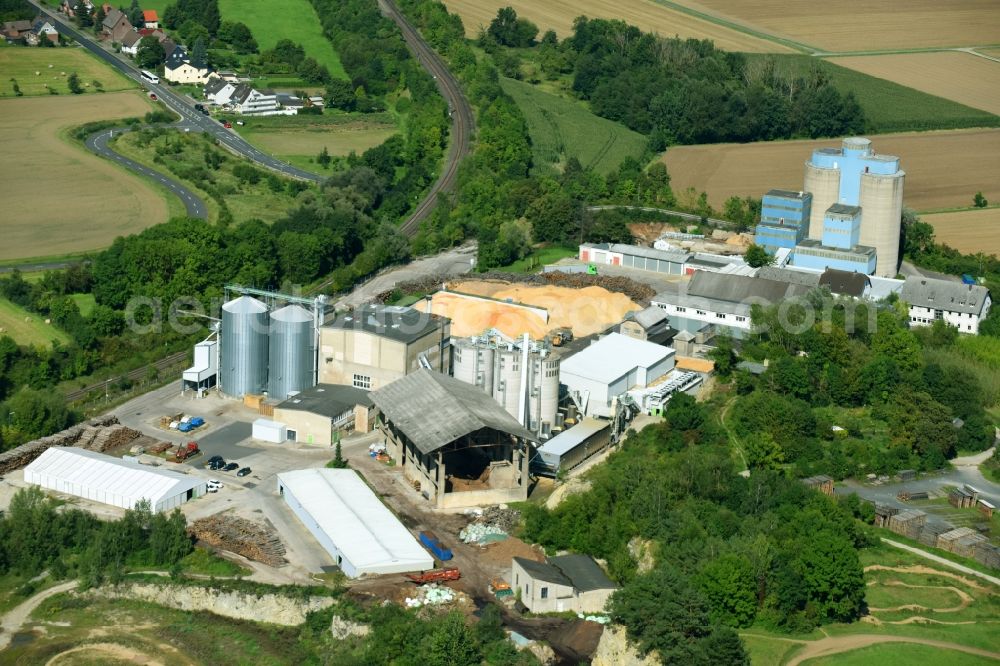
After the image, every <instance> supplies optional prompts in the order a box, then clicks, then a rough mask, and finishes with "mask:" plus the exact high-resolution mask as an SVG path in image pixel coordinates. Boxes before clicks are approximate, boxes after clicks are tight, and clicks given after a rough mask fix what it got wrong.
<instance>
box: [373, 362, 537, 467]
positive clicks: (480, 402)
mask: <svg viewBox="0 0 1000 666" xmlns="http://www.w3.org/2000/svg"><path fill="white" fill-rule="evenodd" d="M369 395H370V397H371V400H372V402H373V403H374V404H375V405H376V406H377V407H378V408H379V409H380V410H382V413H383V414H385V416H386V418H387V419H388V420H389V421H391V422H392V423H393V424H395V426H396V427H397V428H399V429H400V430H401V431H403V434H405V435H406V436H407V437H408V438H409V439H410V441H411V442H413V444H414V446H416V447H417V448H418V449H419V450H420V452H421V453H425V454H427V453H432V452H434V451H437V450H438V449H440V448H441V447H443V446H446V445H447V444H450V443H451V442H454V441H455V440H456V439H458V438H459V437H463V436H465V435H468V434H470V433H473V432H476V431H477V430H482V429H483V428H490V429H492V430H498V431H500V432H506V433H509V434H511V435H514V436H516V437H520V438H522V439H526V440H529V441H532V442H537V441H538V438H537V437H535V435H533V434H532V433H531V432H529V431H528V430H526V429H525V428H524V427H522V426H521V424H520V423H518V422H517V420H516V419H515V418H514V417H513V416H511V415H510V414H508V413H507V411H506V410H505V409H504V408H503V407H501V406H500V404H499V403H498V402H497V401H495V400H494V399H493V398H492V397H491V396H490V395H489V394H487V393H486V392H484V391H476V390H472V389H470V387H469V385H468V384H466V383H465V382H463V381H462V380H460V379H455V378H454V377H449V376H447V375H442V374H441V373H438V372H433V371H431V370H418V371H417V372H415V373H413V374H410V375H406V376H405V377H402V378H400V379H397V380H396V381H394V382H393V383H391V384H389V385H388V386H384V387H382V388H380V389H378V390H377V391H373V392H372V393H370V394H369Z"/></svg>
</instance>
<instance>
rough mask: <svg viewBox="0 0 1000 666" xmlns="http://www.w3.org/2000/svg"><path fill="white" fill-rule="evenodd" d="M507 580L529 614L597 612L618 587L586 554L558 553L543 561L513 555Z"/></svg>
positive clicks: (601, 610)
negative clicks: (517, 593) (519, 594)
mask: <svg viewBox="0 0 1000 666" xmlns="http://www.w3.org/2000/svg"><path fill="white" fill-rule="evenodd" d="M510 582H511V587H512V588H513V589H514V590H516V591H517V592H520V593H521V596H520V599H521V603H523V604H524V605H525V606H526V607H527V608H528V610H529V611H531V612H532V613H564V612H574V613H600V612H603V611H604V606H605V604H607V602H608V598H609V597H610V596H611V595H612V594H613V593H614V591H615V590H617V589H618V586H617V585H615V584H614V583H612V582H611V580H609V579H608V577H607V575H606V574H605V573H604V571H602V570H601V567H599V566H598V565H597V562H595V561H594V559H593V558H592V557H590V556H588V555H560V556H559V557H550V558H549V559H548V561H547V562H535V561H534V560H529V559H525V558H523V557H515V558H514V559H513V562H512V564H511V572H510Z"/></svg>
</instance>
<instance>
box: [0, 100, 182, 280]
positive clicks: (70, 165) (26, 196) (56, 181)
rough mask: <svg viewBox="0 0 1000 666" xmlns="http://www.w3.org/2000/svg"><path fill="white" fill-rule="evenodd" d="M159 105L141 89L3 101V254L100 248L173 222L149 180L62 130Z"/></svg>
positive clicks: (35, 254) (0, 218) (16, 255)
mask: <svg viewBox="0 0 1000 666" xmlns="http://www.w3.org/2000/svg"><path fill="white" fill-rule="evenodd" d="M151 109H152V106H151V104H150V103H149V101H148V100H147V99H146V98H145V97H144V96H143V95H141V94H139V93H138V92H118V93H107V94H104V95H46V96H45V97H21V98H19V99H4V100H0V118H3V119H4V122H3V123H2V124H0V145H3V147H4V158H5V160H6V165H7V166H6V167H5V168H4V175H3V178H0V198H2V199H3V201H4V202H5V203H4V214H3V215H2V216H0V231H2V233H3V239H4V242H3V243H0V260H3V259H18V258H27V257H39V256H54V255H59V254H69V253H79V252H83V251H86V250H96V249H99V248H103V247H106V246H107V245H109V244H110V243H111V241H113V240H114V239H115V237H116V236H121V235H125V234H130V233H135V232H138V231H141V230H142V229H145V228H146V227H149V226H152V225H154V224H159V223H160V222H164V221H166V219H167V203H166V201H165V199H164V197H163V196H162V195H161V194H159V193H158V192H157V191H156V190H154V189H153V188H152V187H151V186H150V185H149V184H147V183H146V181H144V180H143V179H142V178H139V177H138V176H134V175H132V174H130V173H128V172H126V171H125V170H123V169H121V168H119V167H118V166H116V165H114V164H113V163H112V162H110V161H108V160H104V159H101V158H99V157H97V156H96V155H93V154H91V153H90V152H88V151H87V150H86V149H85V148H83V146H80V145H79V144H75V143H70V141H69V140H68V139H66V138H64V137H63V136H61V133H63V132H65V130H66V129H67V128H69V127H73V126H76V125H81V124H83V123H86V122H90V121H94V120H105V119H108V118H124V117H130V116H141V115H143V114H144V113H146V112H147V111H150V110H151ZM40 174H44V176H45V177H44V178H40V177H39V175H40Z"/></svg>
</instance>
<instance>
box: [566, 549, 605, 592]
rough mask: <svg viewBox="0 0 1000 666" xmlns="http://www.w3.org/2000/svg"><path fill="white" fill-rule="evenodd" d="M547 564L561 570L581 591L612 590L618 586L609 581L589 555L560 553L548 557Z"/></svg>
mask: <svg viewBox="0 0 1000 666" xmlns="http://www.w3.org/2000/svg"><path fill="white" fill-rule="evenodd" d="M549 564H551V565H552V566H554V567H556V568H557V569H559V571H562V572H563V574H564V575H565V576H566V577H567V578H569V579H570V580H571V581H573V587H575V588H576V589H578V590H580V591H581V592H590V591H591V590H609V589H610V590H614V589H617V588H618V586H617V585H615V584H614V583H612V582H611V579H609V578H608V577H607V575H606V574H605V573H604V571H603V570H602V569H601V567H599V566H597V562H595V561H594V558H592V557H591V556H590V555H560V556H558V557H550V558H549Z"/></svg>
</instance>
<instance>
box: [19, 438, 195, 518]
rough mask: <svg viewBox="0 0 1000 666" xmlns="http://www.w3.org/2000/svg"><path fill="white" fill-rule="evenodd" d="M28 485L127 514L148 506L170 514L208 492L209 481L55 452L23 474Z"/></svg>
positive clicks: (77, 452)
mask: <svg viewBox="0 0 1000 666" xmlns="http://www.w3.org/2000/svg"><path fill="white" fill-rule="evenodd" d="M24 480H25V482H26V483H30V484H33V485H36V486H41V487H42V488H45V489H46V490H53V491H55V492H58V493H65V494H67V495H74V496H76V497H83V498H84V499H88V500H92V501H94V502H100V503H102V504H110V505H111V506H117V507H121V508H123V509H134V508H135V505H136V504H138V503H139V502H140V501H142V500H148V501H149V506H150V508H151V509H152V510H153V511H154V512H159V511H169V510H171V509H174V508H176V507H179V506H180V505H181V504H183V503H184V502H186V501H188V500H189V499H193V498H195V497H200V496H201V495H204V494H205V492H206V484H205V480H204V479H199V478H196V477H191V476H187V475H185V474H179V473H177V472H172V471H168V470H161V469H156V468H154V467H149V466H147V465H140V464H138V463H134V462H128V461H125V460H122V459H120V458H114V457H112V456H108V455H105V454H103V453H97V452H96V451H87V450H85V449H78V448H75V447H71V446H53V447H50V448H48V449H46V451H45V452H44V453H43V454H42V455H40V456H38V458H36V459H35V460H34V461H33V462H32V463H31V464H30V465H28V466H27V467H25V468H24Z"/></svg>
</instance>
